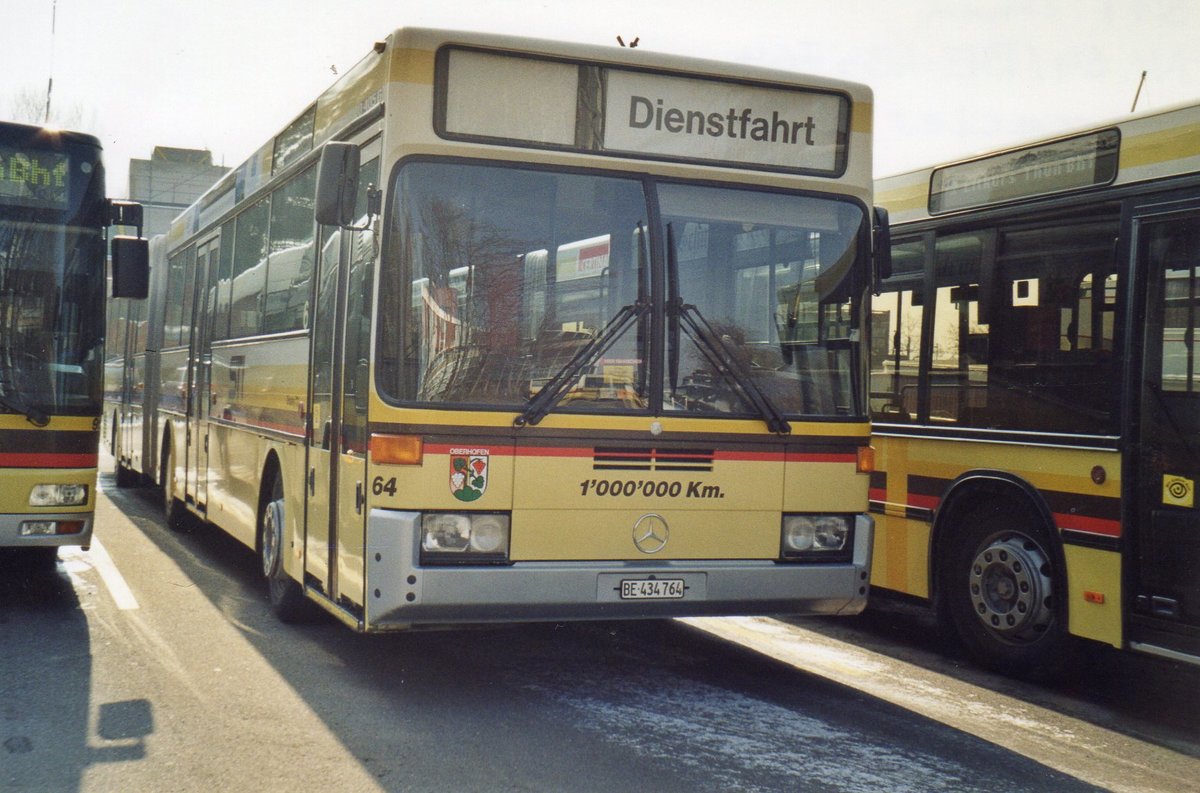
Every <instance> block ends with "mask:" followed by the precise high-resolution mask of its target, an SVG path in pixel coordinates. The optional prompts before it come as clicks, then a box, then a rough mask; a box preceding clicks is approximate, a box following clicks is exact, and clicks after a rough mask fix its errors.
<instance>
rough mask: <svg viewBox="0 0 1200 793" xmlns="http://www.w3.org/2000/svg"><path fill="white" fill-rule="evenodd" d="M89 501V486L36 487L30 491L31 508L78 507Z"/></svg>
mask: <svg viewBox="0 0 1200 793" xmlns="http://www.w3.org/2000/svg"><path fill="white" fill-rule="evenodd" d="M87 500H88V486H87V485H78V484H71V485H34V486H33V490H30V491H29V506H31V507H78V506H82V505H83V504H86V503H87Z"/></svg>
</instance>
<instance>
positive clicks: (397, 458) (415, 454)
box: [371, 434, 425, 465]
mask: <svg viewBox="0 0 1200 793" xmlns="http://www.w3.org/2000/svg"><path fill="white" fill-rule="evenodd" d="M424 458H425V443H424V441H423V440H422V438H421V436H420V435H379V434H376V435H372V436H371V460H372V462H376V463H382V464H384V465H420V464H421V462H422V461H423V460H424Z"/></svg>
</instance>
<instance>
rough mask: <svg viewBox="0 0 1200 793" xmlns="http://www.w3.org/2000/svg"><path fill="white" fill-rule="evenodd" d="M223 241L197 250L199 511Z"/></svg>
mask: <svg viewBox="0 0 1200 793" xmlns="http://www.w3.org/2000/svg"><path fill="white" fill-rule="evenodd" d="M220 248H221V245H220V241H219V240H218V239H213V240H210V241H208V242H206V243H201V244H200V245H198V246H196V279H197V280H196V283H197V284H199V285H200V288H199V289H197V290H196V291H197V293H198V294H197V296H196V300H195V302H194V304H193V311H192V317H191V320H192V337H191V350H192V351H191V355H190V365H189V367H188V370H189V371H188V378H189V389H188V391H189V393H190V394H191V399H190V400H189V403H188V432H187V437H188V449H187V454H188V464H187V466H186V467H187V480H186V481H187V484H186V487H187V496H188V499H189V500H190V501H192V503H194V504H195V505H196V509H198V510H200V511H201V512H205V511H207V506H208V411H209V407H210V402H211V400H212V389H211V388H210V385H209V384H210V381H211V378H212V321H211V317H212V312H213V311H214V310H215V309H216V301H215V292H216V289H215V286H216V282H215V276H216V273H217V270H218V269H219V268H218V267H217V259H218V257H219V256H220V255H221V254H220Z"/></svg>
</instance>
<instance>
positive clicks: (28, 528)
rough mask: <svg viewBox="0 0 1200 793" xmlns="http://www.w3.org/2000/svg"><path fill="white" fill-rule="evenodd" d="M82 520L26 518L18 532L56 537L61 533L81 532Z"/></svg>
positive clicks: (27, 534)
mask: <svg viewBox="0 0 1200 793" xmlns="http://www.w3.org/2000/svg"><path fill="white" fill-rule="evenodd" d="M81 531H83V521H82V520H24V521H21V527H20V528H19V529H18V533H19V534H20V535H21V536H22V537H54V536H57V535H60V534H79V533H80V532H81Z"/></svg>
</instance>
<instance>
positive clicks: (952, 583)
mask: <svg viewBox="0 0 1200 793" xmlns="http://www.w3.org/2000/svg"><path fill="white" fill-rule="evenodd" d="M952 530H954V531H955V536H954V537H953V538H952V539H951V541H950V544H949V547H948V552H947V554H946V556H945V559H944V560H943V563H942V569H941V576H940V579H941V580H940V585H939V586H940V591H939V597H938V616H939V620H940V621H941V623H942V624H943V626H948V627H951V628H952V629H953V631H954V633H955V634H956V635H957V636H958V638H959V640H960V641H961V642H962V644H963V647H964V649H965V650H966V652H967V654H968V655H969V656H970V657H971V658H972V659H973V660H974V661H975V662H977V663H978V664H980V665H981V666H984V667H987V668H989V669H992V670H995V671H998V672H1001V673H1003V674H1006V675H1012V676H1014V677H1021V678H1024V679H1027V680H1050V679H1053V678H1055V677H1057V676H1059V675H1061V674H1062V673H1063V672H1064V671H1066V669H1067V668H1068V667H1069V666H1070V664H1071V661H1072V655H1073V651H1074V647H1075V640H1074V639H1073V638H1072V637H1071V636H1070V635H1069V634H1068V633H1067V630H1066V609H1065V607H1064V606H1065V600H1064V599H1065V592H1066V581H1065V576H1064V574H1063V570H1062V566H1061V564H1060V562H1059V561H1058V559H1060V558H1061V557H1060V556H1058V555H1056V554H1055V552H1054V551H1055V549H1054V547H1053V546H1052V545H1051V544H1050V541H1049V540H1048V538H1047V532H1046V530H1045V529H1043V528H1041V527H1040V526H1039V521H1037V520H1036V519H1035V518H1033V517H1032V516H1030V515H1029V514H1028V512H1027V511H1026V510H1022V509H1019V508H1018V509H1014V508H1013V507H1012V505H1011V504H1005V503H1002V502H1000V501H998V500H993V501H988V502H984V503H982V504H981V505H980V506H979V507H977V508H975V509H972V510H971V511H970V512H968V513H965V514H964V515H963V516H962V518H961V520H960V521H959V522H958V523H957V525H955V526H954V527H952Z"/></svg>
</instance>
